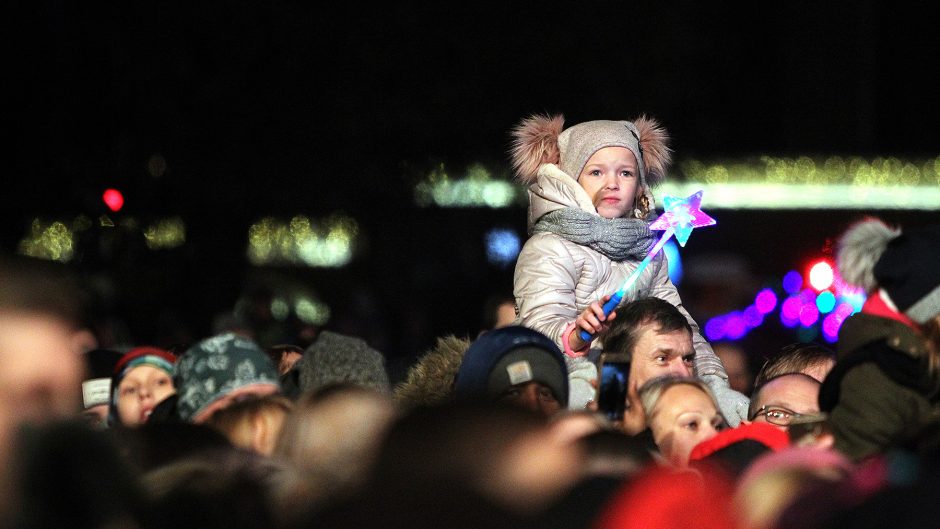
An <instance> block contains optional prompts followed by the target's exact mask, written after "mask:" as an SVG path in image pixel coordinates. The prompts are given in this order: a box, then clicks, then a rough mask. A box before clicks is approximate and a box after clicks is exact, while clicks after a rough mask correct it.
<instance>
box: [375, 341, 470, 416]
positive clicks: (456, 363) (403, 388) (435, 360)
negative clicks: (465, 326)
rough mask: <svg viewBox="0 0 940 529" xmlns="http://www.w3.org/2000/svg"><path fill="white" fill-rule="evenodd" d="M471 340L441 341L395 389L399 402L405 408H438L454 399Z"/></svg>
mask: <svg viewBox="0 0 940 529" xmlns="http://www.w3.org/2000/svg"><path fill="white" fill-rule="evenodd" d="M469 347H470V340H468V339H466V338H458V337H456V336H454V335H449V336H445V337H442V338H438V339H437V343H436V344H435V345H434V348H433V349H431V350H430V351H428V352H427V353H425V354H424V355H423V356H422V357H421V358H419V359H418V361H417V362H416V363H415V364H414V365H413V366H412V367H411V369H409V370H408V375H407V377H406V379H405V381H403V382H400V383H399V384H398V385H397V386H395V392H394V393H395V401H396V402H397V403H398V404H399V406H401V407H403V408H414V407H419V406H435V405H438V404H443V403H446V402H450V401H452V400H453V399H454V380H455V379H456V378H457V372H458V371H460V364H461V363H462V362H463V356H464V353H465V352H466V351H467V348H469Z"/></svg>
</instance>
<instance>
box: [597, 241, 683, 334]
mask: <svg viewBox="0 0 940 529" xmlns="http://www.w3.org/2000/svg"><path fill="white" fill-rule="evenodd" d="M673 233H675V232H674V231H673V229H672V228H668V229H666V231H664V232H663V234H662V235H661V236H660V237H659V240H658V241H656V244H655V245H654V246H653V247H652V248H651V249H650V251H649V252H648V253H647V254H646V257H644V258H643V260H642V261H640V264H639V265H638V266H637V267H636V270H634V271H633V273H632V274H630V276H629V277H627V279H626V280H625V281H624V282H623V285H622V286H621V287H620V290H618V291H616V292H614V293H613V294H611V295H610V300H609V301H607V303H604V307H603V308H604V316H609V315H610V313H611V312H613V311H614V309H615V308H617V305H619V304H620V300H622V299H623V295H624V294H625V293H626V292H627V290H629V289H630V287H632V286H633V283H636V280H637V278H639V277H640V274H642V273H643V270H645V269H646V267H647V266H649V264H650V262H651V261H652V260H653V257H655V256H656V254H658V253H659V251H660V250H662V249H663V246H664V245H665V244H666V241H668V240H669V238H670V237H672V235H673ZM578 336H580V337H581V339H582V340H584V341H585V342H590V341H591V340H593V339H594V335H593V334H590V333H589V332H587V331H585V330H584V329H582V330H581V331H580V333H579V334H578Z"/></svg>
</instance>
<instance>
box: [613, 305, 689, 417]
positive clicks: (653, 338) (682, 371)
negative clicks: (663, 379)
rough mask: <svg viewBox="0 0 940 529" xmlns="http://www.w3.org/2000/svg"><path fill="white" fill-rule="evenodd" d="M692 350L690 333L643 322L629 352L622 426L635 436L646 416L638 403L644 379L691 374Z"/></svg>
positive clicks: (687, 375)
mask: <svg viewBox="0 0 940 529" xmlns="http://www.w3.org/2000/svg"><path fill="white" fill-rule="evenodd" d="M694 359H695V349H694V348H693V347H692V334H691V333H690V332H689V331H688V330H686V329H678V330H675V331H667V332H659V324H658V323H655V322H650V323H646V324H643V326H642V329H641V330H640V334H639V338H638V339H637V342H636V345H635V346H634V348H633V351H632V360H631V362H630V382H629V389H628V392H627V404H628V405H629V406H628V408H627V410H626V412H625V413H624V421H623V429H624V431H626V432H627V433H628V434H631V435H634V434H637V433H639V432H641V431H642V430H643V429H644V428H646V416H645V415H644V414H643V408H642V406H641V405H640V397H639V393H638V388H639V387H640V386H642V385H643V384H644V383H645V382H646V381H648V380H651V379H653V378H656V377H660V376H663V375H675V376H681V377H691V376H692V363H693V360H694Z"/></svg>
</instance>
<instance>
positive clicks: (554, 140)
mask: <svg viewBox="0 0 940 529" xmlns="http://www.w3.org/2000/svg"><path fill="white" fill-rule="evenodd" d="M564 126H565V117H564V116H562V115H561V114H557V115H555V116H549V115H548V114H545V115H535V116H531V117H528V118H526V119H524V120H522V122H521V123H519V124H518V125H516V127H515V128H514V129H512V136H513V141H512V167H513V169H514V170H515V171H516V178H518V179H519V180H520V181H522V182H526V183H528V182H532V181H534V180H535V177H536V176H537V175H538V171H539V166H541V165H542V164H543V163H558V160H559V156H560V153H559V151H558V135H559V134H561V131H562V128H563V127H564Z"/></svg>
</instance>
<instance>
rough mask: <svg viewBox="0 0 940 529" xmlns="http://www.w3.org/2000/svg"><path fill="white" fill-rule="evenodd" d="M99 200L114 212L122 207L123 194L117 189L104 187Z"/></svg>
mask: <svg viewBox="0 0 940 529" xmlns="http://www.w3.org/2000/svg"><path fill="white" fill-rule="evenodd" d="M101 200H103V201H104V203H105V205H106V206H108V209H110V210H111V211H113V212H115V213H117V212H118V211H121V208H123V207H124V195H122V194H121V192H120V191H118V190H117V189H105V190H104V193H102V195H101Z"/></svg>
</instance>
